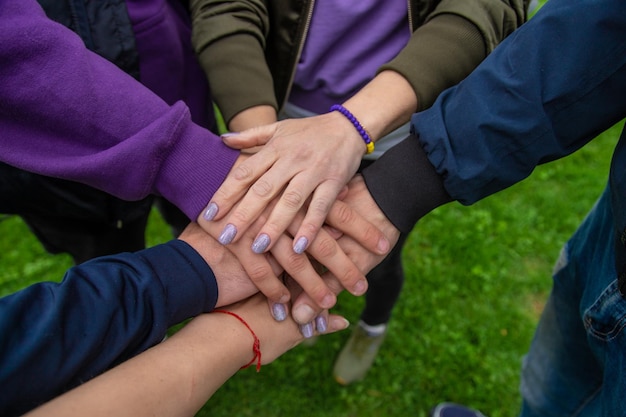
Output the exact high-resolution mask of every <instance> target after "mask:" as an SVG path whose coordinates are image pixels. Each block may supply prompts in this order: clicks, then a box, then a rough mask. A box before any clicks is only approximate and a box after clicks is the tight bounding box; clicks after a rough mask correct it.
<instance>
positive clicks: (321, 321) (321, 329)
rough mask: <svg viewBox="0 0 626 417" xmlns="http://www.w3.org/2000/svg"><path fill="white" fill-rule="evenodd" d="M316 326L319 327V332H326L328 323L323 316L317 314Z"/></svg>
mask: <svg viewBox="0 0 626 417" xmlns="http://www.w3.org/2000/svg"><path fill="white" fill-rule="evenodd" d="M315 327H317V331H318V332H320V333H326V330H328V323H327V322H326V319H325V318H324V317H323V316H317V317H316V318H315Z"/></svg>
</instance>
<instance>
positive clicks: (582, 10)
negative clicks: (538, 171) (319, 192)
mask: <svg viewBox="0 0 626 417" xmlns="http://www.w3.org/2000/svg"><path fill="white" fill-rule="evenodd" d="M625 97H626V2H624V1H623V0H577V1H571V0H550V1H548V2H547V3H546V5H545V6H543V8H542V9H541V10H540V11H539V12H538V13H537V14H536V15H535V16H534V17H533V18H532V19H530V20H529V21H528V22H527V23H525V24H523V25H522V26H521V27H520V28H519V29H517V30H516V31H515V32H513V34H511V35H510V36H509V37H508V38H507V39H505V40H504V41H503V42H502V43H501V44H500V45H499V46H498V47H496V49H495V50H494V51H493V52H492V53H491V54H490V55H489V56H488V57H487V58H486V59H485V60H484V61H483V63H482V64H481V65H479V66H478V67H477V68H476V70H475V71H474V72H473V73H472V74H470V75H469V76H468V77H467V78H466V79H465V80H463V81H462V82H461V83H459V84H458V85H457V86H455V87H452V88H450V89H448V90H446V91H444V92H443V93H442V94H441V95H440V96H439V97H438V98H437V100H436V102H435V104H433V106H432V107H431V108H430V109H427V110H425V111H423V112H421V113H417V114H415V115H414V116H413V118H412V129H413V133H414V136H412V137H410V138H408V139H407V140H406V141H405V142H407V143H404V144H402V145H401V146H402V147H403V151H404V152H396V154H397V157H396V158H393V154H392V155H390V157H389V158H386V159H383V158H381V159H380V160H379V161H377V162H376V163H374V164H373V165H372V168H373V170H375V169H376V167H375V166H376V165H377V164H378V163H384V164H386V165H387V168H386V170H387V171H389V170H391V171H397V172H402V176H401V177H402V178H404V181H403V182H397V181H396V182H395V183H393V184H392V183H390V181H391V180H392V179H393V178H394V175H388V178H389V179H385V178H384V177H385V176H384V175H380V176H378V177H374V175H372V174H371V173H369V174H368V173H367V172H365V171H364V176H366V182H367V183H368V187H369V189H370V192H372V196H373V197H374V199H375V200H376V202H377V203H378V204H379V206H381V208H382V209H383V211H384V212H385V213H387V212H389V213H392V216H390V220H392V222H394V224H396V225H403V226H404V227H403V228H404V229H406V227H407V225H411V224H415V222H416V221H417V220H419V218H420V216H422V215H424V214H425V213H427V212H428V211H430V210H432V209H434V208H435V207H437V205H439V204H442V203H445V202H446V201H447V200H449V199H446V198H445V194H442V192H441V191H442V190H441V189H440V188H441V187H440V186H438V185H437V181H436V180H433V177H432V174H433V172H435V173H436V174H438V176H439V177H440V179H441V180H440V181H442V185H443V187H444V189H445V192H446V193H447V194H448V195H449V196H450V197H451V199H452V200H458V201H460V202H461V203H463V204H472V203H474V202H476V201H478V200H480V199H482V198H484V197H486V196H488V195H490V194H493V193H495V192H497V191H500V190H502V189H504V188H506V187H508V186H510V185H513V184H514V183H516V182H519V181H521V180H522V179H524V178H526V177H527V176H528V175H530V173H531V172H532V171H533V169H534V168H535V167H536V166H537V165H539V164H541V163H545V162H548V161H551V160H554V159H557V158H561V157H564V156H566V155H569V154H570V153H572V152H574V151H576V150H577V149H579V148H580V147H582V146H583V145H584V144H585V143H587V142H588V141H590V140H592V139H593V138H594V137H596V136H597V135H598V134H599V133H601V132H602V131H604V130H606V129H607V128H609V127H610V126H612V125H613V124H615V123H617V122H618V121H620V120H621V119H623V118H624V117H626V99H625ZM416 141H418V143H419V146H415V145H414V144H413V145H409V143H408V142H413V143H415V142H416ZM405 152H410V153H411V155H412V156H413V157H412V158H411V159H412V160H413V163H412V164H408V165H407V164H406V163H401V158H403V159H405V160H406V159H407V158H408V157H407V156H406V153H405ZM400 154H403V155H400ZM424 154H425V156H426V158H424ZM425 164H426V165H430V167H428V166H424V165H425ZM378 170H379V171H381V168H380V167H379V168H378ZM425 173H426V175H424V174H425ZM399 177H400V176H399V175H395V178H399ZM389 188H393V189H394V190H395V191H394V193H390V192H388V191H385V190H388V189H389ZM433 190H435V191H436V192H434V193H433Z"/></svg>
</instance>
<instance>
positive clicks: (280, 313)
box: [272, 303, 287, 321]
mask: <svg viewBox="0 0 626 417" xmlns="http://www.w3.org/2000/svg"><path fill="white" fill-rule="evenodd" d="M272 316H273V317H274V320H276V321H283V320H285V319H286V318H287V309H286V308H285V305H284V304H280V303H275V304H273V305H272Z"/></svg>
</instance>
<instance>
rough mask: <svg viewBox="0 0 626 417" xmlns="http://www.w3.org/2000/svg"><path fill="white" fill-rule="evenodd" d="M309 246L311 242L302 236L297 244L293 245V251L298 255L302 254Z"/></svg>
mask: <svg viewBox="0 0 626 417" xmlns="http://www.w3.org/2000/svg"><path fill="white" fill-rule="evenodd" d="M308 244H309V240H308V239H307V238H306V237H304V236H301V237H300V238H298V240H297V241H296V244H295V245H293V251H294V252H295V253H297V254H301V253H302V252H304V250H305V249H306V247H307V245H308Z"/></svg>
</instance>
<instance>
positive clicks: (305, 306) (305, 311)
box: [291, 273, 343, 332]
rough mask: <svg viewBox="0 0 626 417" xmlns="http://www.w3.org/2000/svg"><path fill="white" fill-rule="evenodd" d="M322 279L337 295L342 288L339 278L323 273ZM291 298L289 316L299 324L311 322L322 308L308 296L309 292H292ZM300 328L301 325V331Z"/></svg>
mask: <svg viewBox="0 0 626 417" xmlns="http://www.w3.org/2000/svg"><path fill="white" fill-rule="evenodd" d="M322 279H323V280H324V282H325V284H326V286H327V287H328V288H330V290H331V291H332V292H333V293H334V294H336V295H337V294H339V293H340V292H341V291H342V290H343V287H342V285H341V283H340V282H339V280H338V279H337V278H336V277H335V276H333V275H332V274H330V273H325V274H323V275H322ZM291 299H292V303H291V316H292V317H293V319H294V320H295V321H296V323H299V324H300V325H305V324H307V323H312V322H313V321H314V320H315V318H316V317H317V316H319V315H320V314H321V313H322V311H323V310H324V309H322V308H320V307H319V306H318V305H317V304H316V303H315V301H313V299H312V298H311V297H310V296H309V294H307V293H305V292H301V293H299V294H294V293H293V292H292V296H291ZM302 330H303V329H302V327H301V328H300V331H301V332H302Z"/></svg>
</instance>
